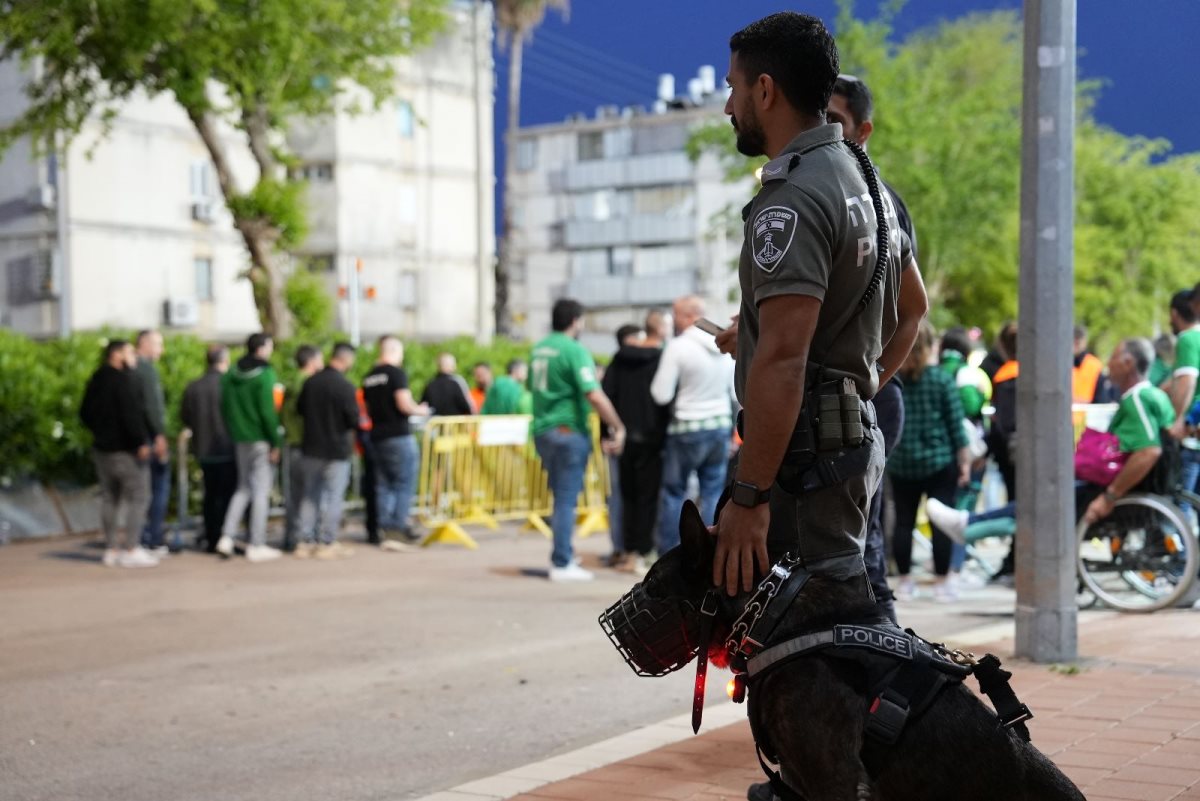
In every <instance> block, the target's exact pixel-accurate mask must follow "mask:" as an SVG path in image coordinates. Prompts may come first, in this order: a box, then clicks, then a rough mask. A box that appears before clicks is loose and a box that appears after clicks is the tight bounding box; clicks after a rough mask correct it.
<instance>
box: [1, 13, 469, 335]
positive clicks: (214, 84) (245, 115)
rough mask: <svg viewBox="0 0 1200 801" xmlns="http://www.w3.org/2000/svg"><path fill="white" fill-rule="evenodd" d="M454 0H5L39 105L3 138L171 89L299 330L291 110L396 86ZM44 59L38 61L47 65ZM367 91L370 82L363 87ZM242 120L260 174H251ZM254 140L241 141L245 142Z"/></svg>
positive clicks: (298, 191)
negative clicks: (240, 170) (400, 64)
mask: <svg viewBox="0 0 1200 801" xmlns="http://www.w3.org/2000/svg"><path fill="white" fill-rule="evenodd" d="M445 3H446V0H400V1H399V2H397V0H353V2H348V0H58V2H54V3H45V2H42V1H41V0H0V43H2V46H3V50H2V51H0V54H2V55H3V56H4V57H10V56H13V55H19V56H20V58H21V59H22V62H23V63H24V65H25V66H26V67H27V68H28V69H27V72H28V75H29V78H30V80H29V83H28V84H27V86H26V93H27V95H28V100H29V105H28V106H27V107H26V108H25V110H24V111H23V112H22V113H21V115H20V116H19V117H17V118H16V119H15V120H13V121H12V122H10V123H8V124H7V125H6V126H5V127H3V128H0V152H2V151H3V150H4V149H5V148H7V147H9V146H11V145H12V143H13V142H14V141H16V140H17V139H19V138H21V137H24V136H28V137H29V138H30V139H31V141H32V142H33V144H34V146H35V147H38V148H43V149H44V148H46V147H50V146H52V144H51V143H55V142H57V141H60V139H61V140H63V141H70V140H71V139H72V138H73V137H75V136H76V135H78V134H79V133H80V131H81V130H82V129H83V127H84V126H85V124H87V122H88V121H89V120H91V119H93V118H96V117H99V118H100V119H101V120H103V121H104V122H105V123H106V124H107V123H109V122H110V121H111V120H112V118H113V117H114V116H115V115H116V113H117V109H118V108H119V107H120V104H121V102H122V101H124V100H126V99H127V98H129V97H130V96H131V95H133V94H134V93H135V92H144V93H146V94H147V95H149V96H151V97H153V96H157V95H161V94H170V95H172V96H174V98H175V100H176V101H177V102H178V103H179V105H180V106H181V107H182V108H183V110H184V111H185V112H186V113H187V116H188V119H189V120H191V122H192V124H193V125H194V126H195V129H196V133H197V134H198V135H199V137H200V139H201V140H202V141H203V143H204V146H205V148H206V149H207V150H208V154H209V156H210V157H211V159H212V163H213V167H214V168H215V172H216V175H217V182H218V184H219V185H220V187H221V193H222V196H223V198H224V200H225V203H226V205H227V206H228V207H229V210H230V212H231V213H232V215H233V222H234V227H235V228H236V229H237V231H238V234H239V235H240V236H241V239H242V242H243V243H244V245H245V247H246V251H247V254H248V256H249V262H250V266H249V268H248V270H247V272H246V277H247V278H248V279H249V280H250V283H251V287H252V291H253V294H254V301H255V305H256V306H257V308H258V314H259V318H260V320H261V322H262V325H263V328H264V329H265V330H267V331H269V332H271V333H273V334H275V335H276V336H279V337H286V336H288V335H289V333H290V328H291V324H290V315H289V314H288V310H287V306H286V303H285V300H284V282H283V280H282V267H281V259H280V258H279V251H280V250H288V249H289V248H293V247H295V246H296V245H297V244H299V242H300V241H301V239H302V238H303V237H304V234H305V229H306V225H305V215H304V209H303V204H302V194H303V189H304V187H303V183H301V182H299V181H295V180H291V179H290V178H289V177H288V175H287V170H286V166H287V163H288V161H289V155H288V154H287V152H286V151H285V150H284V148H283V145H282V143H283V142H284V141H285V139H284V132H285V130H286V125H287V121H288V120H289V119H292V118H294V117H297V116H320V115H324V114H329V113H331V112H333V111H334V110H335V109H337V108H339V107H342V108H349V109H351V110H355V109H356V108H357V106H356V105H355V103H356V102H357V101H355V100H353V99H350V98H349V97H348V95H349V93H351V92H352V91H354V87H361V88H362V89H365V90H366V95H367V97H368V98H369V99H370V101H371V102H373V103H375V104H379V103H380V102H382V101H383V100H384V99H386V98H387V97H389V96H390V95H391V93H392V91H393V86H394V72H393V67H392V64H393V59H394V57H395V56H399V55H403V54H405V53H410V52H412V51H413V50H414V49H415V48H419V47H421V46H422V45H424V44H426V43H428V42H429V41H430V40H431V38H432V37H433V36H434V35H435V34H436V33H437V32H438V31H439V30H440V29H441V28H442V27H443V26H444V24H445V19H446V17H445V13H444V6H445ZM35 64H36V68H34V65H35ZM355 96H358V93H355ZM226 125H229V126H233V127H234V128H235V129H237V130H238V131H239V132H240V133H241V134H242V136H243V137H244V143H245V144H244V147H245V148H246V149H247V151H248V153H249V155H250V156H252V158H253V160H254V162H255V164H256V166H257V168H258V178H257V180H256V182H255V183H254V185H253V186H250V187H241V186H239V185H238V184H237V181H236V180H235V177H234V174H233V171H232V168H231V166H230V165H231V163H232V161H233V158H232V154H231V153H230V148H231V147H232V145H231V144H230V141H231V140H230V138H228V137H222V136H220V134H219V131H220V129H221V128H222V127H223V126H226ZM239 146H241V145H239Z"/></svg>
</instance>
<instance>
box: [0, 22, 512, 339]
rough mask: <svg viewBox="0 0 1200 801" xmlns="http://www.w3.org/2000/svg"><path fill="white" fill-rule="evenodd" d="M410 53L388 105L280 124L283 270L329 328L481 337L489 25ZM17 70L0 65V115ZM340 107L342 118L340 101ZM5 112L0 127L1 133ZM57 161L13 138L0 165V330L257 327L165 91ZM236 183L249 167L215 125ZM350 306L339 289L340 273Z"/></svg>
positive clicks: (489, 289)
mask: <svg viewBox="0 0 1200 801" xmlns="http://www.w3.org/2000/svg"><path fill="white" fill-rule="evenodd" d="M451 14H452V24H451V25H450V26H449V28H448V30H447V32H446V33H445V34H443V36H442V38H441V40H439V41H437V42H435V43H434V44H433V45H431V46H430V47H429V48H427V49H426V50H424V51H422V52H420V53H418V54H416V55H413V56H409V57H404V58H400V59H398V60H397V70H396V73H397V78H396V90H395V96H394V98H393V99H391V100H389V101H387V102H386V103H384V104H383V106H382V107H381V108H380V109H377V110H371V111H368V112H366V113H363V114H358V115H354V114H350V113H347V112H343V111H339V112H337V113H336V114H333V115H331V116H329V117H327V118H321V119H315V120H301V121H297V122H295V123H294V124H293V125H292V126H290V129H289V134H288V145H289V148H290V150H291V152H292V153H293V154H294V155H295V156H296V157H297V158H298V160H299V162H300V163H299V166H297V167H296V168H294V169H295V171H296V172H297V173H298V174H299V177H303V178H305V179H307V180H308V182H309V189H308V213H309V223H310V234H309V236H308V237H307V239H306V240H305V242H304V243H303V245H302V246H301V247H300V248H299V250H298V252H297V253H295V254H293V255H292V256H291V257H290V258H289V262H290V264H289V269H311V270H316V271H318V272H320V273H321V274H322V275H324V276H325V279H326V281H327V283H328V286H329V290H330V293H331V294H332V295H333V296H335V297H338V296H339V295H341V296H343V297H341V299H340V300H339V302H338V320H337V325H338V327H339V328H340V329H341V330H345V331H349V330H351V329H352V328H355V327H356V326H355V322H357V328H358V329H359V330H360V331H361V332H362V335H363V336H364V337H367V336H371V335H374V334H377V333H383V332H395V333H399V334H401V335H402V336H406V337H414V338H422V339H426V338H427V339H435V338H442V337H447V336H454V335H462V334H465V335H471V336H475V337H478V338H487V337H489V336H490V335H491V332H492V325H493V323H492V319H493V312H492V305H493V298H494V288H493V263H494V254H495V237H494V233H493V232H494V225H495V212H494V208H493V206H494V204H493V200H492V197H493V192H492V189H493V181H494V178H493V173H494V165H493V153H492V144H491V143H492V125H493V122H492V105H493V100H492V97H493V77H492V76H493V73H494V71H493V64H492V56H491V53H492V19H491V6H490V5H488V4H486V3H472V2H460V3H456V4H454V5H453V6H452V9H451ZM26 78H27V76H26V75H24V74H23V73H22V71H21V69H20V67H19V65H18V64H16V63H15V62H12V61H9V62H5V63H3V64H0V109H4V110H8V111H0V115H5V114H6V113H7V114H18V113H20V110H21V109H22V108H23V107H24V103H25V98H24V93H23V85H24V82H25V80H26ZM351 100H353V98H347V101H348V102H347V104H346V107H347V108H348V107H349V101H351ZM3 122H4V118H3V116H0V124H3ZM111 126H112V127H111V131H110V132H109V134H108V135H107V136H104V137H101V136H100V132H101V125H100V122H99V121H97V122H95V123H93V124H91V125H89V126H88V127H87V128H86V129H85V131H84V132H83V134H82V135H81V136H80V137H79V138H78V139H76V140H75V142H73V143H72V144H71V146H70V147H69V148H67V150H66V152H65V154H64V155H62V156H56V155H50V156H47V157H35V156H34V154H33V149H32V148H31V147H30V144H29V143H28V142H19V143H17V145H16V146H14V147H13V148H12V149H11V150H9V151H8V152H7V154H6V155H5V156H4V158H3V159H2V160H0V272H3V275H2V276H0V324H3V325H5V326H8V327H10V328H13V329H16V330H18V331H22V332H25V333H28V334H30V335H34V336H50V335H54V334H58V333H61V332H65V331H69V330H89V329H97V328H102V327H106V326H111V327H115V328H121V329H129V328H143V327H154V326H165V327H166V328H168V329H173V330H182V331H191V332H194V333H197V334H199V335H201V336H204V337H208V338H212V339H218V340H237V339H240V338H242V337H244V336H245V335H246V334H247V333H249V332H251V331H254V330H257V329H258V318H257V314H256V311H255V308H254V305H253V301H252V298H251V292H250V285H249V283H248V281H246V280H245V279H244V278H242V277H241V275H242V273H243V271H244V270H245V268H246V265H247V263H248V258H247V256H246V253H245V249H244V247H243V245H242V242H241V239H240V237H239V236H238V234H237V232H236V231H235V230H234V228H233V226H232V219H231V217H230V215H229V213H228V212H227V211H226V209H225V206H224V202H223V200H222V199H221V197H220V190H219V188H218V186H217V182H216V176H215V173H214V171H213V168H212V165H211V162H210V160H209V158H208V153H207V151H206V150H205V148H204V146H203V144H202V143H201V141H200V139H199V137H198V136H197V135H196V133H195V131H194V130H193V128H192V126H191V124H190V122H189V121H188V119H187V117H186V115H185V114H184V113H183V111H182V109H180V108H179V107H178V105H176V104H175V102H174V100H173V99H172V98H170V97H156V98H146V97H135V98H133V99H131V100H130V101H129V102H127V103H125V104H124V105H123V106H122V108H121V109H120V113H119V114H118V115H117V117H116V118H115V119H114V120H113V121H112V123H111ZM222 136H223V138H224V139H225V140H226V142H227V143H228V147H227V151H228V153H229V155H230V157H231V159H232V166H233V171H234V174H235V178H236V180H237V183H238V185H239V187H240V188H242V189H246V188H249V187H250V186H251V185H252V184H253V182H254V180H255V179H256V178H257V170H256V168H255V166H254V163H253V161H252V160H251V159H250V157H249V154H248V152H247V150H246V147H245V144H244V140H242V138H241V137H240V136H239V135H238V133H237V132H236V131H235V130H233V129H231V128H230V129H226V130H224V131H223V132H222ZM359 264H361V270H358V271H357V278H358V279H359V282H360V285H361V290H362V295H363V296H364V299H363V300H362V301H361V302H360V303H358V304H357V307H358V308H357V313H358V319H357V321H356V320H354V319H352V313H353V312H354V308H353V307H354V305H355V304H352V303H351V302H350V301H349V299H347V298H346V297H344V296H345V294H346V293H347V291H348V288H349V287H350V286H352V285H353V280H352V274H353V273H355V272H356V265H359Z"/></svg>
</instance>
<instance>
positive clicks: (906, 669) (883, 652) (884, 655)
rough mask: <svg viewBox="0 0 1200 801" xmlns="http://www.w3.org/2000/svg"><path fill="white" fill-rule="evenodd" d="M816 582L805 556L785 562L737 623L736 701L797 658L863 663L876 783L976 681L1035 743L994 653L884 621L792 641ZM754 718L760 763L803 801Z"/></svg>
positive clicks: (732, 644) (866, 750) (866, 748)
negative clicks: (787, 631) (939, 703)
mask: <svg viewBox="0 0 1200 801" xmlns="http://www.w3.org/2000/svg"><path fill="white" fill-rule="evenodd" d="M810 575H811V574H809V573H808V572H807V571H805V570H804V569H803V568H802V567H800V560H799V558H798V557H794V556H791V555H788V556H785V557H784V558H783V559H781V560H780V561H779V562H778V563H776V564H775V565H774V566H773V567H772V569H771V572H770V573H769V574H768V575H767V577H766V578H765V579H764V580H763V581H762V583H761V584H759V587H758V589H757V591H756V592H755V594H754V595H753V596H752V597H751V598H750V600H749V601H748V602H747V604H746V608H745V611H744V612H743V613H742V615H741V616H740V617H739V618H738V619H737V621H735V623H734V626H733V630H732V632H731V634H730V637H729V639H728V640H727V641H726V644H725V646H726V649H727V651H728V653H729V655H730V667H731V669H732V670H733V671H734V674H735V675H734V685H733V687H734V689H733V692H732V697H733V700H734V701H736V702H738V703H741V702H742V701H744V700H745V696H746V687H747V685H748V684H749V685H753V684H754V683H755V682H757V681H760V680H761V679H762V678H763V676H765V675H767V674H768V673H770V672H771V671H772V670H775V669H776V668H778V667H780V666H782V665H785V664H787V663H789V662H792V661H794V660H797V659H803V658H805V657H811V656H815V655H818V654H820V655H822V656H827V657H832V658H836V659H844V660H848V661H853V662H856V663H858V664H859V665H860V666H861V667H863V669H864V671H865V673H866V676H867V684H868V687H869V688H870V691H869V692H868V693H867V699H868V700H867V704H866V708H865V710H864V718H863V729H864V733H865V735H866V736H865V737H864V738H863V749H862V752H861V754H860V757H861V759H862V761H863V765H864V767H866V769H867V773H868V775H870V776H872V777H874V776H876V775H878V774H879V773H880V771H881V770H882V768H883V766H884V763H885V761H886V758H887V755H888V751H889V749H890V747H891V746H892V745H894V744H895V743H896V741H897V740H898V739H899V738H900V735H901V734H902V733H903V731H904V728H905V726H906V725H907V724H908V723H910V722H912V721H915V720H917V719H918V718H919V717H920V716H921V715H922V714H924V712H925V711H926V710H928V709H929V707H930V706H932V704H933V702H934V701H935V700H936V699H937V697H938V695H939V694H940V693H941V691H942V690H943V689H945V688H946V687H949V686H951V685H953V684H959V683H961V682H962V681H963V680H964V679H965V678H966V677H967V676H970V675H974V676H975V678H976V680H977V681H978V682H979V689H980V692H982V693H983V694H984V695H985V696H987V697H988V700H989V701H991V703H992V706H993V708H994V709H995V710H996V715H997V718H998V725H999V726H1000V727H1001V728H1002V729H1006V730H1007V729H1011V730H1012V731H1013V732H1015V733H1016V735H1017V736H1019V737H1020V738H1021V739H1022V740H1024V741H1025V742H1029V739H1030V738H1029V729H1028V727H1026V725H1025V721H1026V720H1029V719H1030V718H1032V717H1033V713H1032V712H1030V711H1029V708H1028V707H1027V706H1025V705H1024V704H1022V703H1021V702H1020V700H1019V699H1018V698H1017V696H1016V694H1015V693H1014V692H1013V690H1012V687H1011V685H1010V684H1009V679H1010V678H1011V677H1012V674H1011V673H1010V672H1008V671H1006V670H1003V669H1002V668H1001V665H1000V660H999V659H997V658H996V657H995V656H993V655H992V654H987V655H985V656H983V657H982V658H976V657H975V656H974V655H973V654H969V653H963V652H962V651H957V650H956V651H951V650H949V649H947V648H946V647H945V646H944V645H942V644H941V643H931V642H929V641H927V640H925V639H923V638H921V637H920V636H918V635H917V634H916V633H914V632H913V631H912V630H911V629H901V628H899V627H898V626H896V625H894V624H892V623H891V622H890V621H880V620H867V621H854V622H851V623H843V624H837V625H834V626H832V627H831V628H828V629H820V630H816V631H807V632H804V633H801V634H797V635H795V636H785V635H784V633H783V632H780V631H779V630H780V624H781V623H782V621H783V620H784V618H785V617H786V615H787V612H788V609H789V608H790V607H791V605H792V603H793V602H794V601H795V600H796V597H797V596H798V595H799V594H800V590H801V589H803V587H804V585H805V584H807V583H808V579H809V578H810ZM777 632H779V635H777ZM781 635H783V636H781ZM749 717H750V728H751V731H752V733H753V735H754V743H755V750H756V752H757V755H758V760H759V764H760V765H761V766H762V769H763V772H764V773H765V774H766V775H767V778H768V779H769V780H770V782H771V789H772V790H773V791H774V793H775V795H776V796H778V797H779V798H781V799H783V801H803V799H802V798H801V797H800V796H799V795H798V794H797V793H796V791H795V790H793V789H792V788H791V787H790V786H789V785H787V784H786V783H785V782H784V781H783V777H782V776H781V775H780V773H779V771H778V770H772V769H771V768H770V767H769V766H768V764H767V763H768V761H769V762H772V763H775V764H779V758H778V754H777V753H776V751H775V749H774V747H773V746H772V744H771V743H770V741H769V739H768V738H767V736H766V732H764V731H763V730H762V727H761V725H760V724H759V723H758V722H757V721H756V720H755V718H754V716H753V715H751V716H749Z"/></svg>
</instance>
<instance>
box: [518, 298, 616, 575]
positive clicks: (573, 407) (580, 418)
mask: <svg viewBox="0 0 1200 801" xmlns="http://www.w3.org/2000/svg"><path fill="white" fill-rule="evenodd" d="M550 323H551V327H552V328H553V329H554V332H553V333H552V334H550V336H548V337H546V338H545V339H543V340H542V341H541V342H539V343H537V344H536V345H534V346H533V356H532V358H531V359H530V362H529V389H530V391H531V392H532V393H533V442H534V445H535V446H536V448H537V452H538V456H540V457H541V459H542V465H543V466H544V467H545V468H546V475H547V477H548V478H549V481H550V492H551V493H553V495H554V511H553V512H552V513H551V516H550V528H551V530H552V531H553V532H554V550H553V551H552V553H551V555H550V562H551V564H550V580H551V581H590V580H591V579H592V574H591V573H590V572H589V571H587V570H584V569H583V568H582V567H580V566H579V564H578V563H577V562H576V561H575V559H574V552H573V550H572V545H571V535H572V534H573V533H574V530H575V500H576V498H577V497H578V496H579V493H580V492H581V491H582V490H583V475H584V470H585V469H586V468H587V461H588V456H589V455H590V454H591V451H592V437H591V428H590V426H589V425H588V416H589V413H590V411H591V410H592V409H595V410H596V413H597V414H598V415H600V419H601V420H603V421H604V423H605V424H607V425H608V427H609V428H610V429H611V430H612V439H611V440H609V441H608V442H606V443H605V451H606V452H609V453H620V452H621V448H622V446H623V445H624V443H625V426H624V425H622V423H621V418H620V417H618V416H617V412H616V410H615V409H613V406H612V403H610V402H609V400H608V396H607V395H605V394H604V390H602V389H601V388H600V382H599V381H597V380H596V364H595V362H593V361H592V355H591V354H590V353H588V352H587V349H585V348H584V347H583V346H582V345H580V344H579V341H578V337H579V332H580V331H581V330H583V306H581V305H580V304H579V303H578V301H574V300H569V299H566V298H563V299H561V300H559V301H557V302H556V303H555V304H554V308H553V310H552V311H551V313H550Z"/></svg>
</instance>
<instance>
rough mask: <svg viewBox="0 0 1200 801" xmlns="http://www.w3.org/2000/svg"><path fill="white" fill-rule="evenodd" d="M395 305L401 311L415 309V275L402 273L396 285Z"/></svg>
mask: <svg viewBox="0 0 1200 801" xmlns="http://www.w3.org/2000/svg"><path fill="white" fill-rule="evenodd" d="M396 295H397V298H396V301H397V305H399V306H400V308H402V309H415V308H416V307H417V274H416V273H409V272H403V273H400V279H399V281H398V282H397V285H396Z"/></svg>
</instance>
